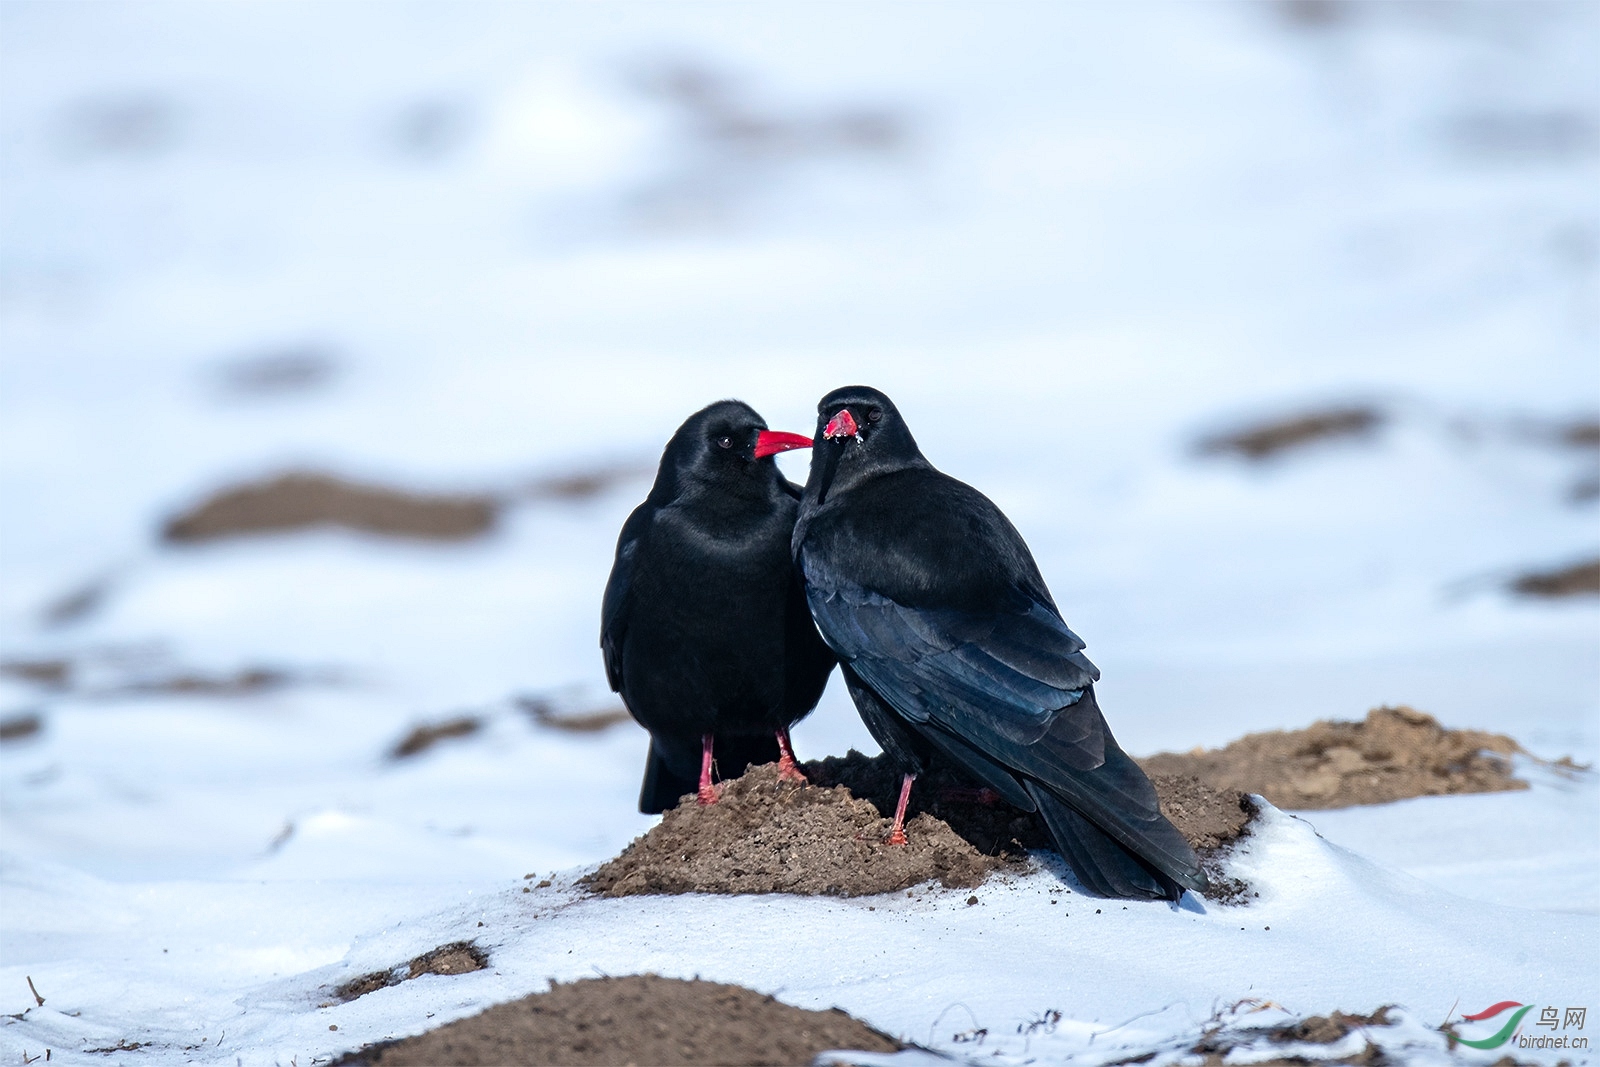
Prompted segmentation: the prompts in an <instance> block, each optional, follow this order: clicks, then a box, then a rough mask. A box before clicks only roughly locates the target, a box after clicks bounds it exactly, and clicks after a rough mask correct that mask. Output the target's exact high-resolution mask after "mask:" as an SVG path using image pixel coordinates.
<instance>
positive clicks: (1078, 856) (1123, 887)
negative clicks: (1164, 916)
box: [1024, 781, 1183, 900]
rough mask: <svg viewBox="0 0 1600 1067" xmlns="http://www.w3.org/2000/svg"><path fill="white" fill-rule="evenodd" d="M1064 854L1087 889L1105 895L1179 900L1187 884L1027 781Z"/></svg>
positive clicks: (1043, 789)
mask: <svg viewBox="0 0 1600 1067" xmlns="http://www.w3.org/2000/svg"><path fill="white" fill-rule="evenodd" d="M1024 786H1025V788H1026V789H1027V790H1028V792H1029V793H1030V794H1031V795H1032V796H1033V799H1034V803H1036V804H1037V805H1038V806H1039V812H1040V814H1042V815H1043V816H1044V821H1045V825H1046V826H1048V827H1049V828H1050V836H1051V837H1053V838H1054V839H1055V842H1056V847H1057V848H1059V849H1060V850H1061V856H1062V858H1063V859H1065V860H1066V861H1067V865H1068V866H1070V867H1071V868H1072V873H1073V874H1075V875H1077V876H1078V880H1079V881H1080V882H1082V883H1083V886H1084V888H1085V889H1087V890H1089V892H1091V893H1094V894H1096V895H1098V896H1102V897H1117V898H1123V899H1135V900H1137V899H1144V900H1177V899H1178V898H1179V897H1180V896H1182V895H1183V887H1182V886H1180V885H1178V883H1177V882H1174V881H1173V880H1172V879H1171V878H1169V877H1167V875H1165V874H1163V873H1162V872H1161V871H1159V870H1156V869H1155V868H1154V867H1152V866H1151V865H1149V864H1148V863H1146V862H1144V861H1143V860H1141V859H1140V858H1139V857H1138V856H1135V855H1134V854H1133V853H1132V852H1130V851H1128V850H1127V849H1126V848H1124V847H1123V846H1122V845H1121V844H1119V843H1117V841H1116V840H1114V839H1113V838H1112V837H1110V836H1109V835H1108V834H1107V833H1106V832H1105V831H1103V830H1101V829H1100V828H1099V827H1098V826H1096V825H1095V824H1094V823H1092V822H1090V821H1089V820H1088V819H1086V818H1084V817H1083V816H1082V815H1080V814H1078V813H1077V812H1076V811H1074V810H1073V809H1072V808H1070V807H1068V806H1067V805H1066V804H1064V803H1062V802H1061V800H1060V799H1058V798H1057V797H1055V796H1054V795H1052V794H1051V793H1050V791H1049V790H1047V789H1045V788H1043V787H1042V786H1040V785H1038V784H1037V783H1035V782H1032V781H1027V782H1024Z"/></svg>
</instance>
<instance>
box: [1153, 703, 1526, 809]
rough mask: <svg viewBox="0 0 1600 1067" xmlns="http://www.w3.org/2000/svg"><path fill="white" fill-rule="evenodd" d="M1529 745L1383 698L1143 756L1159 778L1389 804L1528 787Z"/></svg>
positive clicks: (1317, 801)
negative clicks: (1323, 717) (1360, 713)
mask: <svg viewBox="0 0 1600 1067" xmlns="http://www.w3.org/2000/svg"><path fill="white" fill-rule="evenodd" d="M1521 751H1522V748H1521V746H1520V745H1518V744H1517V743H1516V742H1515V741H1513V740H1512V739H1511V738H1509V737H1506V736H1505V735H1504V734H1492V733H1487V732H1485V731H1482V730H1447V729H1445V728H1444V727H1442V726H1440V725H1439V723H1438V721H1437V720H1435V719H1434V718H1433V717H1432V716H1431V715H1426V714H1424V713H1422V712H1420V711H1417V710H1415V709H1413V708H1408V707H1393V708H1390V707H1384V708H1375V709H1374V710H1372V711H1371V712H1369V713H1368V714H1367V718H1366V721H1365V722H1318V723H1315V724H1313V725H1312V726H1310V727H1308V728H1306V729H1304V730H1271V731H1267V732H1265V733H1259V734H1247V735H1246V736H1244V737H1242V738H1240V739H1239V740H1237V741H1235V742H1233V743H1232V744H1230V745H1228V746H1227V747H1226V748H1221V749H1217V750H1214V751H1206V750H1204V749H1196V750H1195V751H1193V752H1185V753H1171V752H1167V753H1161V754H1159V755H1155V756H1151V757H1149V758H1148V759H1142V760H1140V761H1139V764H1140V766H1142V767H1143V768H1144V769H1145V773H1147V774H1149V775H1151V776H1152V777H1153V778H1155V779H1157V780H1159V779H1160V778H1162V777H1165V776H1169V775H1189V776H1192V777H1195V778H1198V779H1200V781H1202V782H1204V783H1205V784H1207V785H1209V786H1211V787H1212V788H1214V789H1218V790H1224V791H1226V790H1238V791H1241V792H1245V793H1259V794H1261V795H1262V796H1264V797H1266V798H1267V799H1268V800H1269V801H1271V802H1272V803H1273V804H1275V805H1277V806H1278V807H1280V808H1287V809H1290V810H1301V811H1304V810H1310V809H1321V808H1347V807H1351V806H1353V805H1357V804H1386V803H1389V802H1390V801H1394V800H1404V799H1406V798H1408V797H1421V796H1441V795H1445V794H1451V793H1493V792H1500V791H1504V790H1512V789H1526V788H1527V787H1528V784H1527V783H1526V782H1523V781H1521V780H1520V779H1517V778H1513V777H1511V761H1510V759H1509V757H1510V756H1511V755H1512V754H1513V753H1517V752H1521Z"/></svg>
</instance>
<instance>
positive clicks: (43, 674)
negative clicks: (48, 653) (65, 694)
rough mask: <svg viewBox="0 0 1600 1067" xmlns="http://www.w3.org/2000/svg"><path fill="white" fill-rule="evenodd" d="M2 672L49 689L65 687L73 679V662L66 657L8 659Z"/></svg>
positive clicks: (1, 666) (2, 663)
mask: <svg viewBox="0 0 1600 1067" xmlns="http://www.w3.org/2000/svg"><path fill="white" fill-rule="evenodd" d="M0 674H3V675H6V676H7V677H10V678H15V679H17V680H18V681H22V682H31V683H33V684H34V685H38V686H44V687H45V688H47V689H65V688H66V687H67V685H68V684H69V683H70V682H71V680H72V663H71V661H69V660H64V659H8V660H5V661H3V662H0Z"/></svg>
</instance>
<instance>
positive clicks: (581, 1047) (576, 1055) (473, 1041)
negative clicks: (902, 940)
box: [338, 974, 905, 1067]
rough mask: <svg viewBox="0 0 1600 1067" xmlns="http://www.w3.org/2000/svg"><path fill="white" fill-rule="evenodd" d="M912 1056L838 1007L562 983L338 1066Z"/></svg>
mask: <svg viewBox="0 0 1600 1067" xmlns="http://www.w3.org/2000/svg"><path fill="white" fill-rule="evenodd" d="M904 1047H905V1046H904V1045H902V1044H901V1043H900V1042H898V1041H896V1040H894V1039H893V1038H891V1037H889V1036H888V1035H887V1034H882V1033H879V1032H878V1031H877V1030H874V1029H873V1028H872V1027H870V1026H868V1025H867V1024H866V1023H863V1022H861V1021H860V1020H859V1019H855V1018H853V1017H851V1016H850V1015H847V1014H845V1013H844V1012H842V1011H840V1010H838V1009H837V1008H835V1009H832V1010H830V1011H807V1010H805V1009H803V1008H796V1007H793V1006H792V1005H789V1004H784V1003H781V1002H780V1001H777V1000H775V999H773V998H772V997H770V996H764V995H762V994H760V993H757V992H755V991H754V990H751V989H746V988H744V987H743V986H736V985H724V984H722V983H720V982H703V981H700V980H699V979H695V980H693V981H684V980H682V979H677V978H661V977H658V976H657V975H653V974H637V975H628V976H625V977H620V978H590V979H585V980H583V981H579V982H572V983H570V984H565V985H563V984H559V983H556V984H552V985H551V987H550V990H549V992H546V993H536V994H534V995H533V996H530V997H523V998H522V999H521V1000H514V1001H511V1002H510V1003H509V1004H499V1005H496V1006H495V1007H493V1008H490V1009H489V1010H488V1011H485V1012H483V1013H482V1014H481V1015H475V1016H473V1017H471V1018H469V1019H461V1020H458V1021H456V1022H453V1023H448V1024H446V1025H444V1026H441V1027H439V1028H438V1029H436V1030H430V1031H429V1032H427V1033H425V1034H419V1035H418V1036H416V1037H408V1038H405V1039H404V1040H400V1041H391V1042H385V1043H383V1044H379V1045H372V1046H369V1047H367V1048H364V1049H361V1050H359V1051H357V1052H353V1053H351V1054H349V1055H348V1056H346V1057H344V1058H343V1059H341V1060H339V1061H338V1064H339V1065H341V1067H356V1065H372V1067H377V1065H380V1064H381V1065H383V1067H406V1065H409V1064H416V1065H429V1067H456V1065H464V1064H498V1063H516V1064H527V1065H530V1067H534V1065H543V1064H561V1065H573V1067H582V1065H591V1064H619V1063H641V1064H643V1063H649V1064H662V1065H673V1067H676V1065H690V1064H727V1063H742V1064H784V1065H787V1064H796V1065H798V1064H809V1063H810V1062H811V1061H812V1060H813V1059H815V1058H816V1057H817V1055H819V1054H820V1053H823V1052H828V1051H832V1050H836V1049H847V1050H851V1051H861V1052H878V1053H884V1052H898V1051H900V1050H901V1049H902V1048H904Z"/></svg>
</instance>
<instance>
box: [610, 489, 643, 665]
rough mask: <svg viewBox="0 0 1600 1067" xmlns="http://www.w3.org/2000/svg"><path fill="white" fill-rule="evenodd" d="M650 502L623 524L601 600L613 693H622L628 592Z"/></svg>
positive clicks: (636, 510) (639, 508)
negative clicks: (609, 575) (623, 649)
mask: <svg viewBox="0 0 1600 1067" xmlns="http://www.w3.org/2000/svg"><path fill="white" fill-rule="evenodd" d="M648 509H649V505H648V504H641V505H639V506H638V507H637V508H635V509H634V511H633V514H632V515H629V516H628V521H627V522H625V523H623V524H622V533H621V534H620V535H619V536H618V537H617V558H616V562H615V563H613V564H612V565H611V577H610V578H609V579H607V580H606V592H605V597H604V598H603V599H602V600H601V602H600V654H601V655H602V656H603V657H604V658H605V664H606V681H607V682H608V683H610V685H611V690H612V692H615V693H620V692H622V646H623V644H624V642H625V641H626V640H627V636H628V591H629V590H630V589H631V588H632V587H633V568H634V560H635V559H636V558H637V556H638V554H639V546H640V544H641V543H642V542H643V540H644V534H645V531H646V529H647V528H648V526H649V523H650V512H649V510H648Z"/></svg>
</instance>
